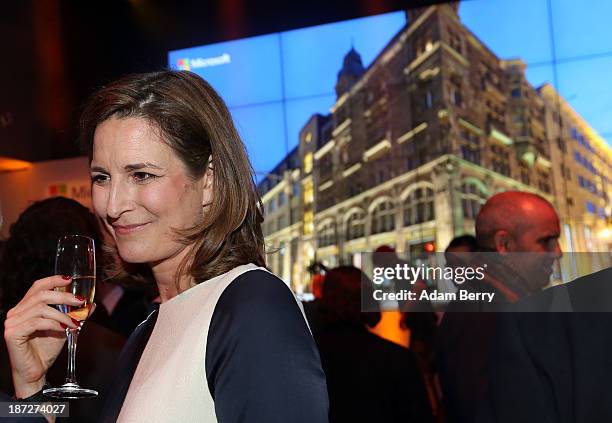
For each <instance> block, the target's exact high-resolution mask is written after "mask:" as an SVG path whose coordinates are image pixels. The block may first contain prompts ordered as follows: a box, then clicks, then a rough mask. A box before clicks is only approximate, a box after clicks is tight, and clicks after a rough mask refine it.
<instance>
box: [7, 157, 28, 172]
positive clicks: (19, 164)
mask: <svg viewBox="0 0 612 423" xmlns="http://www.w3.org/2000/svg"><path fill="white" fill-rule="evenodd" d="M30 167H32V163H30V162H26V161H23V160H17V159H11V158H9V157H2V156H0V172H16V171H18V170H26V169H29V168H30Z"/></svg>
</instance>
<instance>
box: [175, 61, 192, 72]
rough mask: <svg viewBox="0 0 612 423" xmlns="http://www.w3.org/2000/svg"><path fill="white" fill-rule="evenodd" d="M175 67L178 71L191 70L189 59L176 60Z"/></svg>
mask: <svg viewBox="0 0 612 423" xmlns="http://www.w3.org/2000/svg"><path fill="white" fill-rule="evenodd" d="M177 66H178V68H179V69H180V70H186V71H188V70H191V66H190V65H189V59H178V62H177Z"/></svg>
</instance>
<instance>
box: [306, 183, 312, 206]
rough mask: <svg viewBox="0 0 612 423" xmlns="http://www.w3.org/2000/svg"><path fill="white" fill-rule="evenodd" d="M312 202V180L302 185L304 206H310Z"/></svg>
mask: <svg viewBox="0 0 612 423" xmlns="http://www.w3.org/2000/svg"><path fill="white" fill-rule="evenodd" d="M313 201H314V187H313V185H312V180H309V181H306V182H305V183H304V204H311V203H312V202H313Z"/></svg>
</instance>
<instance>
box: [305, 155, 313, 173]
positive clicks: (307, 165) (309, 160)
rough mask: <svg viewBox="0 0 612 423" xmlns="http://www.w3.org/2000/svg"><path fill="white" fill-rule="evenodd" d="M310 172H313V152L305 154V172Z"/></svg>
mask: <svg viewBox="0 0 612 423" xmlns="http://www.w3.org/2000/svg"><path fill="white" fill-rule="evenodd" d="M310 172H312V153H308V154H306V155H305V156H304V173H306V174H308V173H310Z"/></svg>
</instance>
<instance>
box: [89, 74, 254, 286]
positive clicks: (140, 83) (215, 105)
mask: <svg viewBox="0 0 612 423" xmlns="http://www.w3.org/2000/svg"><path fill="white" fill-rule="evenodd" d="M111 117H117V118H120V119H121V118H128V117H135V118H143V119H146V120H147V121H149V122H150V123H151V124H153V125H154V127H155V128H156V129H158V130H159V131H160V132H161V135H162V138H163V139H164V141H165V142H166V143H167V144H168V145H169V146H170V147H171V148H172V150H173V151H174V152H175V153H176V154H177V156H178V157H179V158H180V159H181V161H182V162H183V163H184V164H185V166H186V168H187V170H188V172H189V175H190V177H192V178H194V179H197V178H200V177H202V176H203V175H204V173H205V172H206V170H207V168H208V166H209V163H208V158H209V156H212V161H213V162H214V171H213V173H214V178H213V181H214V182H213V194H212V196H213V201H212V204H211V205H210V207H209V208H208V211H207V213H205V216H204V219H203V221H202V222H201V223H199V224H198V225H196V226H195V227H193V228H189V229H187V230H183V231H179V232H178V234H179V235H180V239H181V242H183V243H184V244H185V245H191V244H193V246H194V248H193V253H192V254H191V255H190V256H189V257H188V258H187V259H186V260H185V261H184V262H183V263H182V264H181V266H180V267H179V271H178V272H177V281H178V278H179V277H180V276H181V275H183V274H189V275H191V276H192V277H193V279H194V280H195V281H196V283H199V282H202V281H205V280H208V279H210V278H213V277H215V276H218V275H220V274H222V273H225V272H227V271H229V270H231V269H233V268H234V267H236V266H238V265H241V264H246V263H254V264H256V265H258V266H265V259H264V255H265V247H264V238H263V233H262V230H261V223H262V222H263V213H262V209H263V206H262V204H261V199H260V197H259V195H258V194H257V190H256V187H255V182H254V179H253V174H254V172H253V168H252V167H251V164H250V162H249V159H248V156H247V152H246V148H245V146H244V144H243V142H242V140H241V139H240V136H239V135H238V132H237V131H236V128H235V127H234V124H233V121H232V117H231V115H230V113H229V111H228V109H227V107H226V105H225V103H224V102H223V100H222V99H221V97H220V96H219V95H218V94H217V93H216V92H215V91H214V89H213V88H212V87H211V86H210V85H209V84H208V83H207V82H206V81H204V80H203V79H202V78H200V77H199V76H198V75H196V74H194V73H191V72H185V71H180V72H179V71H162V72H154V73H145V74H137V75H130V76H126V77H124V78H121V79H119V80H118V81H115V82H113V83H111V84H109V85H107V86H105V87H102V88H101V89H99V90H98V91H97V92H95V93H94V94H93V95H92V96H91V97H90V99H89V101H88V102H87V103H86V105H85V108H84V110H83V113H82V115H81V122H80V128H79V129H80V136H79V137H80V142H81V145H82V146H83V147H84V148H85V150H86V151H87V153H88V155H89V160H90V162H91V159H92V154H93V138H94V133H95V130H96V127H97V126H98V125H100V124H101V123H102V122H104V121H106V120H107V119H110V118H111Z"/></svg>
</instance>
